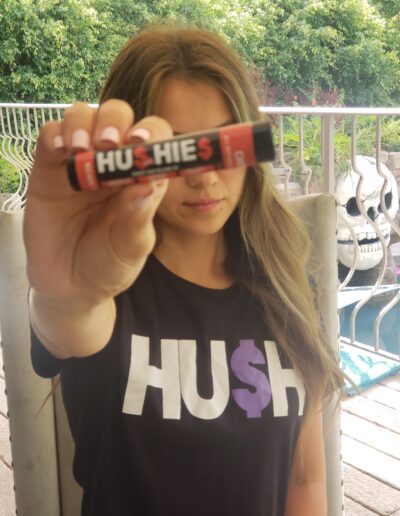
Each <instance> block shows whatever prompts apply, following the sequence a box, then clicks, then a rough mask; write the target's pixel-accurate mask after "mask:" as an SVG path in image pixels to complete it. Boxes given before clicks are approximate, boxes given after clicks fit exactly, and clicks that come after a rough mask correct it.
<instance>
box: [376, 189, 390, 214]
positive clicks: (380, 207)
mask: <svg viewBox="0 0 400 516" xmlns="http://www.w3.org/2000/svg"><path fill="white" fill-rule="evenodd" d="M392 202H393V194H392V192H389V193H387V194H385V207H386V209H387V210H390V208H391V207H392ZM378 211H379V213H383V210H382V205H381V203H379V206H378Z"/></svg>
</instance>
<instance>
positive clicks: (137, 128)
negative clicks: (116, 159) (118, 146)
mask: <svg viewBox="0 0 400 516" xmlns="http://www.w3.org/2000/svg"><path fill="white" fill-rule="evenodd" d="M172 136H173V131H172V128H171V126H170V125H169V123H168V122H167V121H166V120H164V118H160V117H159V116H155V115H153V116H147V117H145V118H142V120H140V121H139V122H138V123H137V124H135V125H134V126H133V127H131V128H130V129H129V130H128V131H127V133H126V134H125V139H124V143H125V144H126V145H133V144H136V143H140V142H143V141H153V142H154V141H161V140H167V139H169V138H172Z"/></svg>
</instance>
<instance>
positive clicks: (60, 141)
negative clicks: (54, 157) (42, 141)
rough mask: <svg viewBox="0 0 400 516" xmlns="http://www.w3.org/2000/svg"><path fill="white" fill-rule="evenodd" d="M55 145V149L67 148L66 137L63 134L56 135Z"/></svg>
mask: <svg viewBox="0 0 400 516" xmlns="http://www.w3.org/2000/svg"><path fill="white" fill-rule="evenodd" d="M53 147H54V149H55V150H61V149H65V143H64V138H63V137H62V136H61V135H58V136H54V139H53Z"/></svg>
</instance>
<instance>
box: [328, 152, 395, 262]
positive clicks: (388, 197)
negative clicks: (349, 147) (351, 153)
mask: <svg viewBox="0 0 400 516" xmlns="http://www.w3.org/2000/svg"><path fill="white" fill-rule="evenodd" d="M356 167H357V170H358V172H360V173H361V174H362V177H363V185H362V188H361V203H362V206H363V207H364V209H365V211H366V213H367V215H368V217H370V218H371V219H372V221H373V222H374V223H375V224H376V225H377V226H378V228H379V230H380V231H381V233H382V234H383V236H384V238H385V244H386V246H388V245H389V242H390V229H391V227H390V223H389V222H388V221H387V219H386V217H385V215H384V213H383V210H382V207H381V199H380V192H381V189H382V187H383V182H384V180H383V178H382V177H381V176H380V175H379V174H378V172H377V169H376V160H375V159H374V158H370V157H367V156H356ZM381 170H382V173H383V174H385V176H386V177H387V178H388V183H387V186H386V193H385V197H384V199H385V205H386V209H387V211H388V213H389V215H390V217H391V218H392V219H393V218H394V217H395V216H396V213H397V210H398V209H399V195H398V190H397V183H396V179H395V177H394V176H393V174H392V173H391V172H390V170H389V169H388V168H387V167H386V166H385V165H383V164H381ZM359 180H360V176H359V175H358V174H356V173H355V172H354V170H350V171H348V172H346V173H344V174H342V175H341V176H340V177H339V178H338V181H337V184H336V194H335V196H336V201H337V211H338V226H337V229H338V232H337V233H338V235H337V241H338V246H337V247H338V256H339V260H340V261H341V263H342V264H343V265H345V266H346V267H349V268H350V267H351V266H352V265H353V260H354V252H355V248H354V242H353V237H352V235H351V232H350V229H349V227H352V228H353V230H354V233H355V234H356V236H357V245H358V251H359V252H358V259H357V260H356V265H355V266H356V269H360V270H365V269H371V268H372V267H375V266H376V265H378V263H379V262H380V261H381V260H382V257H383V250H382V243H381V241H380V240H379V238H378V236H377V234H376V230H375V229H374V227H373V226H372V225H371V222H370V221H369V220H368V219H365V218H364V217H363V215H362V214H361V212H360V210H359V209H358V206H357V202H356V188H357V184H358V182H359Z"/></svg>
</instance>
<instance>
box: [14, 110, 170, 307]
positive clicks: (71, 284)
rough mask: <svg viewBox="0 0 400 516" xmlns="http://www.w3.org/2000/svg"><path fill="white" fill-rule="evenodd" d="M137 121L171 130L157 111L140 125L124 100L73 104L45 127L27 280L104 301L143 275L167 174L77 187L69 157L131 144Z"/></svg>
mask: <svg viewBox="0 0 400 516" xmlns="http://www.w3.org/2000/svg"><path fill="white" fill-rule="evenodd" d="M110 128H112V129H111V130H110ZM138 128H140V129H141V131H139V134H140V135H141V136H142V137H143V135H146V131H148V133H147V134H149V140H163V139H166V138H170V137H172V130H171V128H170V126H169V124H168V123H167V122H166V121H165V120H163V119H161V118H158V117H147V118H144V119H142V120H141V121H140V122H139V123H138V124H137V125H135V124H134V113H133V111H132V108H131V107H130V106H129V105H128V104H127V103H126V102H124V101H121V100H109V101H107V102H105V103H104V104H102V105H101V106H100V107H99V109H98V110H96V109H93V108H91V107H90V106H88V105H87V104H83V103H77V104H74V105H73V106H72V107H70V108H69V109H67V110H66V111H65V115H64V120H63V121H62V122H55V121H53V122H49V123H47V124H46V125H45V126H44V127H43V128H42V130H41V131H40V134H39V137H38V141H37V148H36V156H35V162H34V166H33V169H32V174H31V177H30V180H29V187H28V193H27V204H26V210H25V216H24V241H25V247H26V253H27V273H28V279H29V282H30V284H31V285H32V287H33V288H34V289H35V290H36V291H37V292H39V293H41V294H43V295H45V296H49V297H50V298H54V299H56V300H58V301H61V302H63V301H67V302H68V301H70V300H81V301H83V302H87V303H89V304H97V303H101V302H104V300H105V299H108V298H112V297H114V296H115V295H117V294H119V293H120V292H122V291H123V290H125V289H126V288H128V287H129V286H130V285H131V284H132V282H133V281H134V280H135V279H136V277H137V275H138V274H139V272H140V270H141V269H142V267H143V265H144V263H145V261H146V259H147V256H148V254H149V253H151V251H152V249H153V247H154V244H155V230H154V226H153V218H154V215H155V212H156V210H157V207H158V205H159V203H160V202H161V200H162V198H163V196H164V194H165V192H166V189H167V186H168V180H164V179H163V180H158V181H156V182H153V183H148V184H133V185H129V186H125V187H113V188H107V189H105V188H104V189H101V190H98V191H94V192H76V191H74V190H73V189H72V187H71V186H70V184H69V181H68V177H67V171H66V160H67V158H68V156H69V155H70V154H71V153H73V152H79V151H80V150H87V149H93V150H106V149H110V148H115V147H117V146H119V145H126V144H129V143H130V142H131V141H132V140H133V138H135V134H134V135H133V137H132V133H136V130H137V129H138ZM136 141H137V137H136Z"/></svg>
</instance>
